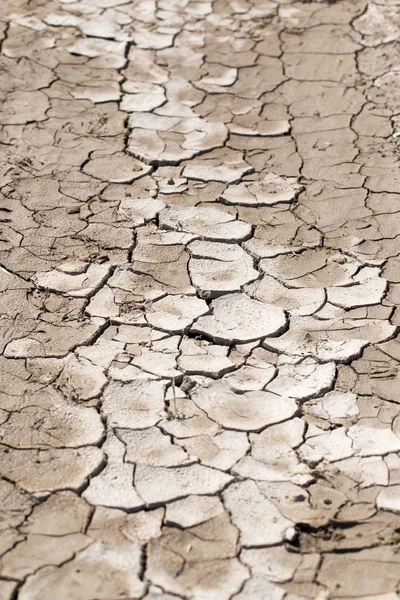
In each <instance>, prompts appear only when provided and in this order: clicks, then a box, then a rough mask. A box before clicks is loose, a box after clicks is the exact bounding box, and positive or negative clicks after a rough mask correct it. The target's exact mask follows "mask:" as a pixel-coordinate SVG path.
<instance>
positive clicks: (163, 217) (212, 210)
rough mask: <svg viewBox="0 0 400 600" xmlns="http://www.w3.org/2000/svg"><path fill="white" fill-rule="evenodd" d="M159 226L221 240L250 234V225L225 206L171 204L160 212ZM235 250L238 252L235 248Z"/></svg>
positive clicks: (236, 238) (239, 239)
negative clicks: (237, 217) (238, 218)
mask: <svg viewBox="0 0 400 600" xmlns="http://www.w3.org/2000/svg"><path fill="white" fill-rule="evenodd" d="M159 217H160V226H161V227H163V228H165V229H171V230H174V231H178V232H185V233H191V234H193V236H196V237H199V236H200V237H202V238H205V239H209V240H213V241H215V242H216V241H221V242H240V241H242V240H244V239H246V238H247V237H249V236H250V234H251V225H250V224H249V223H245V222H244V221H240V220H237V219H236V216H235V213H234V212H233V211H231V212H230V210H229V209H227V208H226V207H215V206H201V207H186V206H176V207H175V206H171V207H168V206H167V207H166V208H165V209H164V210H162V211H161V213H160V216H159ZM236 252H240V250H237V251H236Z"/></svg>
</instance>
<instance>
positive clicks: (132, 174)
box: [84, 152, 151, 183]
mask: <svg viewBox="0 0 400 600" xmlns="http://www.w3.org/2000/svg"><path fill="white" fill-rule="evenodd" d="M84 171H85V172H86V173H87V174H88V175H92V176H93V177H96V178H97V179H101V180H102V181H108V182H110V183H132V181H134V180H135V179H139V178H140V177H143V175H147V173H149V172H150V171H151V167H149V166H147V165H145V164H143V163H142V162H140V161H139V160H137V159H135V158H132V157H129V156H127V155H126V154H124V153H122V152H117V153H116V154H112V155H110V156H100V155H94V156H93V157H92V158H91V160H90V161H89V162H88V163H87V164H86V165H85V166H84Z"/></svg>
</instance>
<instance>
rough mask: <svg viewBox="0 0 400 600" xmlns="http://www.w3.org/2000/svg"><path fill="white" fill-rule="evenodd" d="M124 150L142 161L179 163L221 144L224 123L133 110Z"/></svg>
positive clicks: (224, 135)
mask: <svg viewBox="0 0 400 600" xmlns="http://www.w3.org/2000/svg"><path fill="white" fill-rule="evenodd" d="M129 126H130V129H131V133H130V136H129V144H128V152H130V153H131V154H133V156H136V157H137V158H139V159H140V160H142V161H144V162H145V163H147V164H149V165H151V164H157V165H163V164H165V165H173V164H179V163H180V162H182V161H184V160H188V159H190V158H194V157H195V156H197V155H198V154H201V153H203V152H205V151H207V150H212V149H213V148H221V147H222V146H223V145H224V143H225V141H226V139H227V137H228V130H227V128H226V127H225V125H223V124H222V123H221V124H216V123H210V122H208V121H206V120H205V119H201V118H199V117H197V116H195V115H194V114H193V116H190V117H170V116H159V115H155V114H150V113H147V112H144V113H140V112H135V113H133V114H132V116H131V117H130V119H129Z"/></svg>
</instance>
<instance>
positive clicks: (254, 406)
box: [191, 378, 297, 431]
mask: <svg viewBox="0 0 400 600" xmlns="http://www.w3.org/2000/svg"><path fill="white" fill-rule="evenodd" d="M191 397H192V399H193V401H194V402H195V404H196V405H197V406H198V407H199V408H201V409H202V410H203V411H204V412H205V413H207V415H208V416H209V417H210V419H213V421H215V422H216V423H220V424H221V425H222V426H223V427H224V428H226V429H232V430H238V431H259V430H262V429H264V428H265V427H267V426H269V425H273V424H275V423H279V422H281V421H286V420H287V419H290V418H291V417H293V416H294V415H295V413H296V411H297V405H296V402H295V401H294V400H293V399H291V398H288V397H285V396H276V395H274V394H271V393H269V392H264V391H251V392H245V393H244V394H237V393H235V392H234V391H232V390H231V389H230V388H229V387H228V385H227V384H226V383H223V382H221V381H213V380H210V379H208V380H207V379H205V378H204V379H199V382H198V384H197V385H196V386H195V387H194V388H193V390H192V391H191Z"/></svg>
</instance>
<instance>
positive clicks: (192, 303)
mask: <svg viewBox="0 0 400 600" xmlns="http://www.w3.org/2000/svg"><path fill="white" fill-rule="evenodd" d="M208 311H209V308H208V305H207V303H206V302H205V301H204V300H200V298H196V297H195V296H183V295H179V294H177V295H175V296H165V298H161V299H160V300H157V301H156V302H153V303H152V305H151V307H150V308H149V311H148V312H147V313H146V320H147V321H148V323H149V324H150V325H152V326H153V327H157V329H162V330H164V331H168V332H171V333H180V332H182V331H184V330H185V329H187V328H188V327H190V326H191V325H192V323H193V322H194V321H195V320H196V319H198V317H200V316H201V315H204V314H205V313H207V312H208Z"/></svg>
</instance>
